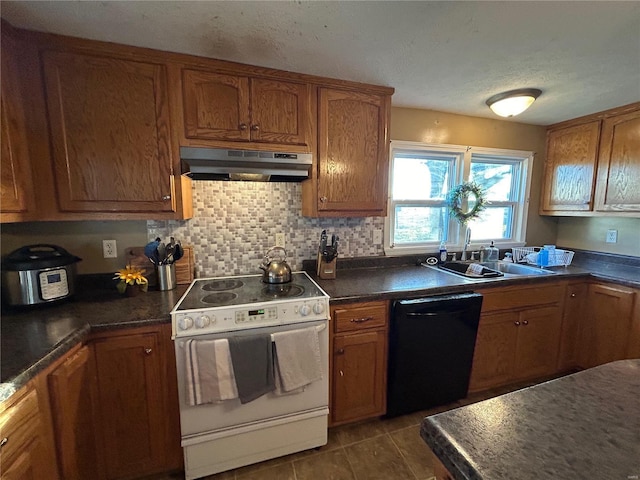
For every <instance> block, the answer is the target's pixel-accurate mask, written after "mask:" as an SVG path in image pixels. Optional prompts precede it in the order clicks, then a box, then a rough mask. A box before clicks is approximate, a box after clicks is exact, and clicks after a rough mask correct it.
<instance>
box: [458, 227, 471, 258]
mask: <svg viewBox="0 0 640 480" xmlns="http://www.w3.org/2000/svg"><path fill="white" fill-rule="evenodd" d="M470 244H471V229H470V228H469V227H467V232H466V233H465V236H464V245H463V246H462V256H461V257H460V260H462V261H465V260H466V259H467V248H469V245H470Z"/></svg>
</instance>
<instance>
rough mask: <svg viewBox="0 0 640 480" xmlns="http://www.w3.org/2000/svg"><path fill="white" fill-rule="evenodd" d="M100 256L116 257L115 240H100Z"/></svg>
mask: <svg viewBox="0 0 640 480" xmlns="http://www.w3.org/2000/svg"><path fill="white" fill-rule="evenodd" d="M102 256H103V257H104V258H118V249H117V247H116V241H115V240H102Z"/></svg>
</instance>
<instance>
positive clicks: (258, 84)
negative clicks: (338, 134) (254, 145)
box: [182, 68, 311, 151]
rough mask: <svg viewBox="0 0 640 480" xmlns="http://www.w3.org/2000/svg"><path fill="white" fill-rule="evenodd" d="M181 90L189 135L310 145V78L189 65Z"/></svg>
mask: <svg viewBox="0 0 640 480" xmlns="http://www.w3.org/2000/svg"><path fill="white" fill-rule="evenodd" d="M182 93H183V102H184V135H185V137H186V139H191V140H203V141H207V142H213V144H214V145H220V146H223V147H224V146H226V145H228V144H224V143H223V144H220V143H219V142H260V143H268V144H274V145H285V146H296V147H304V148H303V150H304V151H308V149H309V145H310V136H311V115H310V113H309V105H310V102H311V87H310V85H308V84H305V83H295V82H286V81H282V80H271V79H265V78H251V77H248V76H241V75H230V74H223V73H216V72H211V71H201V70H192V69H186V68H185V69H183V70H182ZM188 143H189V142H188ZM197 144H199V143H196V145H197ZM231 146H233V145H231Z"/></svg>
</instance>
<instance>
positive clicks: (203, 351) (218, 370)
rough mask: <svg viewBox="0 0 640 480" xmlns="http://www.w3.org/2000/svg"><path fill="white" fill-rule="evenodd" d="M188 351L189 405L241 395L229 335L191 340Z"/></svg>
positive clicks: (187, 345) (186, 349)
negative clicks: (234, 370) (232, 359)
mask: <svg viewBox="0 0 640 480" xmlns="http://www.w3.org/2000/svg"><path fill="white" fill-rule="evenodd" d="M185 354H186V357H185V359H186V361H185V378H186V380H187V382H186V386H187V402H188V403H189V405H192V406H193V405H201V404H203V403H213V402H221V401H224V400H233V399H235V398H238V389H237V387H236V381H235V375H234V373H233V366H232V364H231V354H230V352H229V342H228V340H227V339H226V338H222V339H218V340H197V339H192V340H187V342H185Z"/></svg>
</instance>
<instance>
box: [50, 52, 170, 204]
mask: <svg viewBox="0 0 640 480" xmlns="http://www.w3.org/2000/svg"><path fill="white" fill-rule="evenodd" d="M43 64H44V75H45V82H46V94H47V106H48V110H49V125H50V130H51V141H52V146H53V163H54V171H55V182H56V186H57V192H58V200H59V204H60V205H59V206H60V209H61V210H62V211H67V212H172V211H173V210H174V205H173V202H172V198H173V181H172V173H173V171H172V159H171V143H170V135H169V132H170V127H169V104H168V99H167V81H166V71H165V67H164V66H163V65H161V64H156V63H150V62H149V63H147V62H142V61H136V60H124V59H119V58H110V57H105V56H99V55H95V56H94V55H91V54H84V53H74V52H57V51H50V52H44V54H43Z"/></svg>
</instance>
